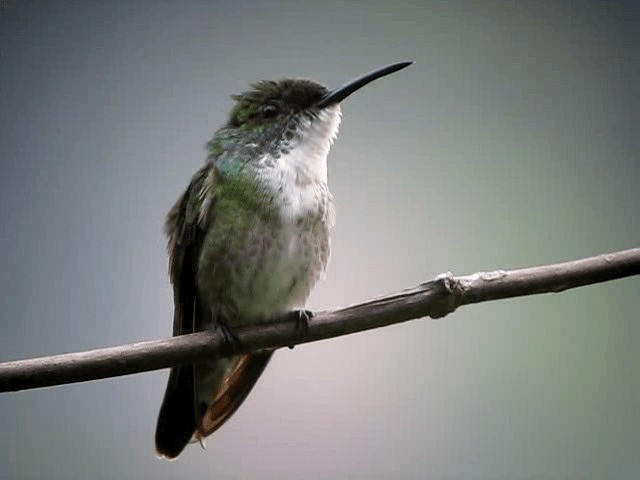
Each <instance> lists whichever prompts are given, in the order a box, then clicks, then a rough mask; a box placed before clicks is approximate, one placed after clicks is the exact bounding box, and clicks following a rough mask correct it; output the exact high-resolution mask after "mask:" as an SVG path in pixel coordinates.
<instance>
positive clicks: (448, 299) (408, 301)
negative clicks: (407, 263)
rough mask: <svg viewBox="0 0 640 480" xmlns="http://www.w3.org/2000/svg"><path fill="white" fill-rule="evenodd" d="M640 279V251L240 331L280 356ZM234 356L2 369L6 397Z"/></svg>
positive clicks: (160, 352) (434, 284)
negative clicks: (487, 306) (514, 301)
mask: <svg viewBox="0 0 640 480" xmlns="http://www.w3.org/2000/svg"><path fill="white" fill-rule="evenodd" d="M639 273H640V248H633V249H630V250H624V251H620V252H615V253H609V254H605V255H599V256H596V257H591V258H585V259H582V260H575V261H572V262H566V263H558V264H554V265H545V266H540V267H531V268H523V269H520V270H510V271H509V270H495V271H492V272H480V273H475V274H473V275H468V276H462V277H454V276H453V275H452V274H451V273H445V274H442V275H440V276H438V277H437V278H436V279H434V280H431V281H428V282H425V283H423V284H421V285H418V286H417V287H415V288H411V289H407V290H404V291H402V292H399V293H395V294H392V295H387V296H384V297H379V298H376V299H373V300H370V301H367V302H364V303H361V304H359V305H352V306H350V307H346V308H342V309H338V310H329V311H324V312H318V313H316V314H315V315H314V316H313V318H312V319H311V320H310V321H309V329H308V331H307V332H306V333H304V334H302V332H301V331H300V330H297V329H296V323H295V321H294V320H292V319H290V318H287V319H282V320H280V321H277V322H273V323H269V324H256V325H251V326H247V327H244V328H239V329H237V330H234V331H235V333H236V334H237V336H238V339H239V340H240V343H241V344H242V346H243V351H251V350H257V349H262V348H274V349H275V348H280V347H284V346H293V345H297V344H301V343H307V342H313V341H316V340H322V339H326V338H331V337H337V336H340V335H346V334H349V333H354V332H360V331H363V330H369V329H373V328H378V327H383V326H386V325H391V324H394V323H400V322H405V321H407V320H411V319H415V318H420V317H425V316H429V317H431V318H441V317H444V316H445V315H447V314H449V313H451V312H453V311H454V310H455V309H456V308H458V307H460V306H462V305H468V304H471V303H479V302H485V301H489V300H497V299H501V298H511V297H519V296H524V295H535V294H539V293H549V292H561V291H563V290H567V289H569V288H575V287H580V286H583V285H590V284H593V283H599V282H606V281H609V280H613V279H616V278H622V277H628V276H632V275H638V274H639ZM232 353H234V352H233V350H232V346H231V345H229V344H228V342H225V341H224V339H223V337H222V335H220V333H219V332H218V331H207V332H198V333H193V334H189V335H182V336H180V337H173V338H169V339H166V340H155V341H148V342H141V343H134V344H131V345H122V346H118V347H110V348H101V349H98V350H90V351H86V352H79V353H66V354H62V355H54V356H50V357H41V358H35V359H30V360H18V361H13V362H5V363H0V392H9V391H17V390H24V389H29V388H38V387H47V386H52V385H61V384H65V383H74V382H84V381H87V380H97V379H100V378H108V377H116V376H120V375H129V374H133V373H140V372H146V371H150V370H157V369H160V368H167V367H171V366H174V365H180V364H185V363H191V362H193V361H197V360H203V359H206V358H210V357H212V356H216V355H230V354H232Z"/></svg>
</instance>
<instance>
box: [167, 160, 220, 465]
mask: <svg viewBox="0 0 640 480" xmlns="http://www.w3.org/2000/svg"><path fill="white" fill-rule="evenodd" d="M210 172H211V165H210V164H207V165H205V166H203V167H202V168H201V169H200V170H198V172H197V173H196V174H195V175H194V176H193V178H192V179H191V182H190V184H189V187H188V188H187V190H186V191H185V192H184V193H183V194H182V195H181V196H180V198H179V199H178V201H177V202H176V204H175V205H174V206H173V208H171V210H170V211H169V214H168V215H167V220H166V223H165V231H166V233H167V236H168V237H169V241H168V250H169V276H170V278H171V283H172V284H173V300H174V314H173V334H174V335H184V334H187V333H193V332H195V331H196V329H197V325H198V323H199V322H198V316H199V315H201V312H202V307H201V306H200V305H199V302H198V296H197V286H196V278H197V276H196V273H197V268H198V260H199V257H200V250H201V248H202V242H203V240H204V236H205V228H206V225H204V222H205V221H206V215H207V214H208V210H209V209H210V208H211V203H212V202H213V198H212V195H213V193H212V192H211V191H210V190H211V189H210V188H208V187H209V185H208V184H209V183H210V182H211V180H209V174H210ZM194 377H195V368H194V365H193V364H191V365H183V366H179V367H173V368H172V369H171V373H170V375H169V382H168V384H167V389H166V392H165V395H164V399H163V401H162V406H161V407H160V414H159V415H158V423H157V426H156V437H155V440H156V450H157V451H158V453H159V454H161V455H163V456H165V457H168V458H175V457H176V456H178V454H180V452H181V451H182V450H183V449H184V447H185V446H186V444H187V443H188V442H189V440H190V439H191V437H192V436H193V433H194V432H195V431H196V425H197V417H196V406H195V403H196V400H195V398H196V392H195V378H194Z"/></svg>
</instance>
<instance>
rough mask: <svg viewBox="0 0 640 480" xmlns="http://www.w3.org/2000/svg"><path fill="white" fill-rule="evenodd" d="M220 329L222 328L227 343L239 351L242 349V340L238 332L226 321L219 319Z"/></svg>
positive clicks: (221, 331)
mask: <svg viewBox="0 0 640 480" xmlns="http://www.w3.org/2000/svg"><path fill="white" fill-rule="evenodd" d="M218 329H219V330H220V333H222V336H223V337H224V341H225V343H227V344H228V345H230V346H231V347H232V348H233V349H234V350H235V351H237V352H240V351H241V350H242V342H241V341H240V339H239V338H238V335H236V333H235V332H234V331H233V330H232V329H231V328H229V326H228V325H227V324H226V323H225V322H223V321H221V320H218Z"/></svg>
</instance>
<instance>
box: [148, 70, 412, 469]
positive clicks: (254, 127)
mask: <svg viewBox="0 0 640 480" xmlns="http://www.w3.org/2000/svg"><path fill="white" fill-rule="evenodd" d="M412 63H413V62H400V63H394V64H392V65H388V66H385V67H383V68H379V69H377V70H375V71H372V72H370V73H368V74H366V75H363V76H361V77H359V78H356V79H355V80H352V81H351V82H348V83H346V84H345V85H343V86H341V87H339V88H336V89H333V90H329V89H328V88H326V87H324V86H323V85H321V84H319V83H317V82H315V81H312V80H307V79H291V78H286V79H282V80H277V81H272V80H262V81H258V82H256V83H253V84H252V85H251V88H250V89H249V90H248V91H245V92H244V93H241V94H240V95H234V96H232V97H231V98H232V99H233V100H234V102H235V104H234V106H233V108H232V110H231V113H230V115H229V119H228V121H227V123H226V125H224V126H223V127H222V128H220V129H219V130H217V131H216V132H215V134H214V136H213V139H211V140H210V141H209V142H208V143H207V154H208V155H207V158H206V161H205V164H204V166H202V167H201V168H200V169H199V170H198V171H197V172H196V173H195V175H194V176H193V177H192V178H191V182H190V183H189V186H188V187H187V189H186V191H185V192H184V193H183V194H182V195H181V196H180V197H179V198H178V200H177V202H176V203H175V205H173V207H172V208H171V210H170V211H169V213H168V215H167V218H166V222H165V233H166V235H167V237H168V248H167V249H168V253H169V277H170V279H171V283H172V285H173V298H174V318H173V335H174V336H175V335H184V334H188V333H193V332H197V331H202V330H206V329H215V328H219V329H221V330H222V332H223V333H224V334H225V338H227V339H228V340H229V341H231V340H232V339H234V336H233V334H232V333H233V328H236V327H240V326H243V325H249V324H254V323H260V322H269V321H274V320H276V319H278V318H282V317H283V316H285V315H288V314H292V315H294V316H295V317H296V318H297V319H301V320H302V321H303V324H305V325H306V323H304V322H307V321H308V320H309V318H311V312H309V311H307V310H304V307H305V302H306V300H307V297H308V296H309V293H310V291H311V288H312V287H313V285H314V284H315V283H316V282H317V280H318V279H319V278H320V277H321V276H322V275H323V274H324V270H325V267H326V265H327V261H328V259H329V249H330V244H329V241H330V239H329V231H330V230H331V228H332V227H333V223H334V207H333V200H332V196H331V193H330V192H329V188H328V186H327V155H328V153H329V149H330V147H331V145H332V144H333V141H334V140H335V138H336V135H337V133H338V126H339V124H340V119H341V111H340V102H341V101H342V100H344V99H345V98H346V97H348V96H349V95H351V94H352V93H353V92H355V91H356V90H358V89H360V88H361V87H363V86H364V85H366V84H368V83H369V82H372V81H374V80H376V79H378V78H380V77H383V76H385V75H389V74H391V73H393V72H396V71H398V70H400V69H403V68H405V67H407V66H409V65H411V64H412ZM235 340H237V339H235ZM272 354H273V351H272V350H264V351H256V352H250V353H238V354H235V355H233V356H230V357H215V358H212V359H210V360H206V361H199V362H197V363H194V364H190V365H181V366H176V367H173V368H172V369H171V372H170V374H169V381H168V385H167V389H166V392H165V395H164V399H163V401H162V405H161V407H160V413H159V415H158V423H157V427H156V434H155V444H156V451H157V452H158V454H159V455H161V456H162V457H166V458H168V459H173V458H176V457H177V456H178V455H179V454H180V453H181V452H182V451H183V449H184V448H185V446H186V445H187V444H188V443H189V442H191V441H193V442H198V441H199V442H200V443H201V444H203V439H204V437H206V436H208V435H210V434H211V433H213V432H214V431H216V430H217V429H218V428H219V427H220V426H221V425H222V424H223V423H225V422H226V421H227V420H228V419H229V417H231V416H232V415H233V413H234V412H235V411H236V410H237V409H238V407H239V406H240V405H241V404H242V402H243V401H244V399H245V398H246V397H247V395H248V394H249V393H250V391H251V389H252V388H253V386H254V385H255V383H256V381H257V380H258V378H259V377H260V375H261V374H262V372H263V371H264V369H265V367H266V366H267V363H269V360H270V359H271V356H272Z"/></svg>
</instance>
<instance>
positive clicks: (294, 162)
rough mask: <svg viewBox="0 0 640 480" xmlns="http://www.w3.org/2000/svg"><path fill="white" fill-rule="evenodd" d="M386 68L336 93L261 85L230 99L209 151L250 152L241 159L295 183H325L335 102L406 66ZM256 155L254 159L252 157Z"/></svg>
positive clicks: (298, 85)
mask: <svg viewBox="0 0 640 480" xmlns="http://www.w3.org/2000/svg"><path fill="white" fill-rule="evenodd" d="M411 63H413V62H402V63H396V64H393V65H389V66H387V67H384V68H381V69H378V70H375V71H373V72H371V73H368V74H366V75H364V76H362V77H359V78H357V79H355V80H353V81H351V82H349V83H347V84H345V85H343V86H342V87H340V88H337V89H334V90H329V89H328V88H327V87H325V86H323V85H321V84H319V83H317V82H314V81H313V80H306V79H290V78H287V79H282V80H276V81H274V80H262V81H259V82H256V83H253V84H252V85H251V89H250V90H248V91H246V92H243V93H241V94H239V95H233V96H232V97H231V98H232V99H233V100H234V101H235V105H234V107H233V109H232V110H231V114H230V116H229V120H228V122H227V124H226V125H225V126H224V127H223V128H222V129H221V130H220V131H219V132H218V134H217V135H216V137H217V138H216V137H214V140H213V141H212V143H210V149H211V151H212V154H213V155H214V156H219V155H220V154H222V153H223V152H224V151H226V150H228V149H229V148H233V149H240V150H245V149H246V150H251V152H247V155H242V158H247V159H251V160H249V161H254V162H256V163H258V164H260V165H263V166H267V167H268V166H272V165H273V166H275V167H276V168H278V169H279V170H280V171H283V169H284V170H285V171H291V172H293V173H294V175H295V176H296V178H298V179H300V181H303V182H304V181H306V180H320V181H324V182H326V158H327V154H328V153H329V148H330V147H331V144H332V143H333V140H334V139H335V137H336V135H337V133H338V126H339V124H340V115H341V113H340V102H341V101H342V100H344V99H345V98H346V97H347V96H349V95H350V94H351V93H353V92H355V91H356V90H358V89H359V88H361V87H363V86H364V85H366V84H367V83H369V82H371V81H373V80H375V79H377V78H380V77H382V76H384V75H388V74H390V73H393V72H395V71H398V70H400V69H402V68H405V67H407V66H409V65H411ZM256 152H258V153H259V154H258V155H256Z"/></svg>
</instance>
